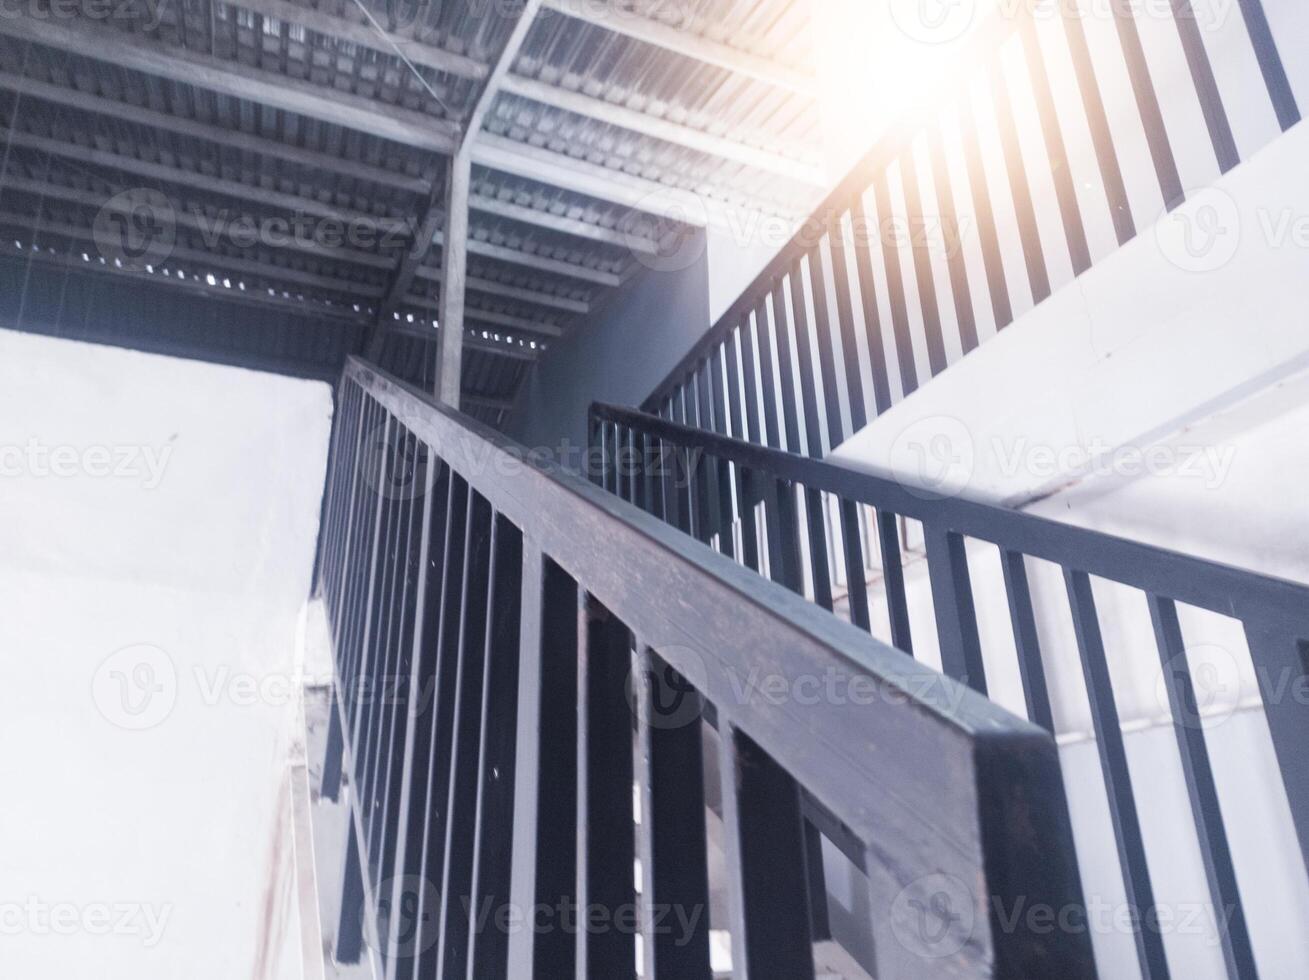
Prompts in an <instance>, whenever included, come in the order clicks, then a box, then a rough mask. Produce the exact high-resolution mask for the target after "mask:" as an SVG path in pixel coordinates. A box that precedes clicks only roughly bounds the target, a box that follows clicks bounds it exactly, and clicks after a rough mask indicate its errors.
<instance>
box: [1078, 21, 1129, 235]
mask: <svg viewBox="0 0 1309 980" xmlns="http://www.w3.org/2000/svg"><path fill="white" fill-rule="evenodd" d="M1059 19H1060V20H1062V21H1063V25H1064V36H1065V37H1066V38H1067V39H1068V52H1069V55H1070V57H1071V58H1072V62H1073V71H1074V72H1075V73H1076V75H1077V88H1078V91H1079V92H1080V94H1081V96H1082V108H1083V109H1084V110H1085V112H1086V121H1087V124H1088V125H1089V127H1090V130H1091V143H1092V144H1093V145H1094V146H1095V159H1096V162H1097V163H1098V164H1099V167H1100V179H1101V181H1103V183H1104V192H1105V197H1106V198H1107V199H1108V203H1109V214H1110V217H1111V218H1112V219H1113V223H1114V233H1115V235H1116V236H1117V238H1118V244H1119V245H1126V244H1127V243H1128V242H1129V241H1131V240H1132V239H1133V238H1134V237H1136V222H1135V220H1134V219H1133V218H1132V206H1131V203H1130V202H1129V201H1128V199H1127V185H1126V184H1124V183H1123V171H1122V167H1121V166H1120V164H1119V162H1118V152H1117V150H1115V149H1114V138H1113V133H1112V132H1111V131H1110V129H1109V116H1108V114H1107V113H1106V112H1105V108H1104V97H1103V95H1101V93H1100V86H1099V85H1098V84H1097V83H1096V80H1095V66H1094V64H1093V63H1092V62H1091V47H1090V45H1089V44H1088V43H1087V41H1086V29H1085V28H1084V27H1083V26H1082V18H1081V16H1080V14H1078V12H1077V10H1076V9H1075V7H1074V5H1073V4H1069V3H1062V4H1060V5H1059Z"/></svg>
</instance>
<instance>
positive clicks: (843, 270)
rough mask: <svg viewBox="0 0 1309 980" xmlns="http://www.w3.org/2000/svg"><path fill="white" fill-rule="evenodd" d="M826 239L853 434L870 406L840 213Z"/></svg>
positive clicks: (866, 422)
mask: <svg viewBox="0 0 1309 980" xmlns="http://www.w3.org/2000/svg"><path fill="white" fill-rule="evenodd" d="M827 240H828V241H829V242H830V243H831V250H832V285H833V287H834V288H835V291H836V318H837V321H838V322H839V324H840V330H841V359H842V360H843V361H844V362H845V391H846V395H847V396H848V399H849V402H850V427H851V435H853V434H854V433H855V432H858V431H859V430H860V429H862V428H863V427H864V426H865V425H867V424H868V409H867V406H866V404H865V400H864V379H863V368H862V367H860V364H859V344H858V341H857V340H856V339H855V326H854V300H853V298H852V297H851V293H850V266H849V263H848V262H847V261H846V257H845V256H846V252H845V227H844V225H843V223H842V220H841V215H840V214H839V213H834V214H833V215H832V216H831V220H830V222H829V224H828V227H827Z"/></svg>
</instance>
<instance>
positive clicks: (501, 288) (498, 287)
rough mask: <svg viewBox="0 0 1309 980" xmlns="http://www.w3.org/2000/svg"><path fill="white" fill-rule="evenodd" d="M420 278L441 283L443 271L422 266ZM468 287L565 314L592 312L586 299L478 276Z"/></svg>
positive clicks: (469, 280)
mask: <svg viewBox="0 0 1309 980" xmlns="http://www.w3.org/2000/svg"><path fill="white" fill-rule="evenodd" d="M417 277H418V278H421V279H430V280H431V281H433V282H440V281H441V270H440V269H435V268H433V267H432V266H430V265H425V266H421V267H420V268H419V270H418V274H417ZM465 284H466V285H467V287H468V288H469V289H471V290H474V291H476V292H481V293H489V294H491V295H493V296H501V297H505V298H508V299H517V300H522V301H523V302H524V303H531V304H533V305H535V306H548V307H550V308H551V309H556V310H563V311H564V312H565V313H576V314H578V315H581V316H585V315H586V314H587V313H589V312H591V304H590V303H589V302H587V301H586V300H584V299H573V298H572V297H569V296H557V295H555V294H554V293H543V292H540V291H539V290H535V289H523V288H522V287H520V286H511V285H509V284H508V283H504V282H496V281H495V280H494V279H483V278H479V277H477V276H469V277H468V279H467V280H466V283H465Z"/></svg>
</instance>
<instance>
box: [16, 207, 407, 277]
mask: <svg viewBox="0 0 1309 980" xmlns="http://www.w3.org/2000/svg"><path fill="white" fill-rule="evenodd" d="M0 224H8V225H10V226H11V227H16V228H22V229H24V233H25V234H29V235H33V236H38V235H43V234H51V235H59V236H62V237H64V238H74V239H77V240H79V241H85V242H91V243H94V242H95V232H94V231H93V230H92V229H90V228H86V227H83V226H81V225H71V224H68V223H67V222H63V221H51V220H49V219H47V218H44V217H39V216H37V215H35V214H18V213H17V212H14V211H0ZM169 259H170V260H177V261H181V262H187V263H195V264H196V265H199V266H202V267H205V268H206V271H215V272H230V273H234V274H236V275H238V276H241V275H246V276H257V277H259V278H260V279H263V280H265V281H269V282H271V283H273V284H283V285H286V286H287V287H288V288H290V289H296V288H303V287H305V286H308V287H310V288H312V289H326V290H329V291H334V292H338V293H342V294H344V295H348V296H351V297H362V298H365V299H379V298H380V297H381V295H382V292H383V290H382V287H381V286H380V285H376V284H372V283H365V282H350V281H347V280H342V279H337V278H334V277H332V276H322V275H318V274H316V273H313V272H305V271H303V270H302V269H291V268H288V267H286V266H280V265H273V264H271V263H269V262H266V261H260V260H255V259H246V258H241V257H240V256H233V255H224V254H223V253H221V252H208V251H202V250H200V249H194V248H187V247H185V246H182V245H174V246H173V247H172V248H171V249H170V250H169Z"/></svg>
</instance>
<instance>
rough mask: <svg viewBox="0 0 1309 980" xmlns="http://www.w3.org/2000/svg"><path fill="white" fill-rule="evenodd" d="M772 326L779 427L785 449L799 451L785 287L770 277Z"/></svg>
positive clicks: (797, 415) (792, 358)
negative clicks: (780, 421) (780, 422)
mask: <svg viewBox="0 0 1309 980" xmlns="http://www.w3.org/2000/svg"><path fill="white" fill-rule="evenodd" d="M773 330H774V332H775V333H776V335H777V338H776V339H777V370H778V374H779V378H778V383H779V387H778V391H777V398H778V401H779V402H780V403H781V409H782V423H783V429H784V431H785V432H786V446H785V448H786V450H787V452H792V453H798V452H799V451H800V419H799V414H798V413H797V412H796V394H795V375H794V373H793V372H794V370H795V357H794V353H793V351H792V349H791V325H790V323H789V322H788V320H787V316H786V287H785V286H784V284H783V282H782V280H781V279H780V278H779V279H774V280H773Z"/></svg>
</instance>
